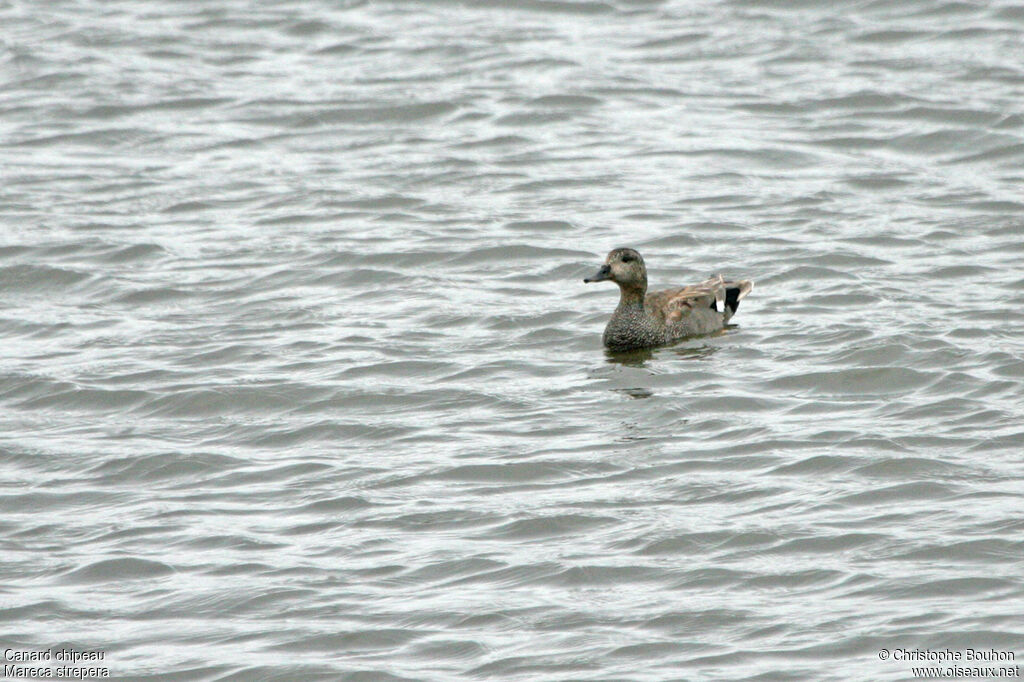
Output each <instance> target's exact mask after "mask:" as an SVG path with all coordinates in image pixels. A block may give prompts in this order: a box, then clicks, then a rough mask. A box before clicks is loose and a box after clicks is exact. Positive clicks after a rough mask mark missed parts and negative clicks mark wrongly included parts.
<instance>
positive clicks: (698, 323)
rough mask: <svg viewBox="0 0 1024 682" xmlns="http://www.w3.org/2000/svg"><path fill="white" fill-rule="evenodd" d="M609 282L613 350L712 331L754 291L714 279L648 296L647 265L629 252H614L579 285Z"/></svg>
mask: <svg viewBox="0 0 1024 682" xmlns="http://www.w3.org/2000/svg"><path fill="white" fill-rule="evenodd" d="M606 279H610V280H611V281H613V282H615V283H616V284H618V285H619V305H618V307H616V308H615V312H614V313H612V319H610V320H609V321H608V326H607V327H605V330H604V337H603V339H604V345H605V346H607V347H608V348H610V349H612V350H616V351H620V350H633V349H635V348H649V347H651V346H658V345H661V344H663V343H669V342H671V341H676V340H677V339H682V338H684V337H687V336H698V335H701V334H710V333H712V332H716V331H718V330H719V329H721V328H722V327H724V326H725V325H726V323H727V322H728V321H729V319H730V318H731V317H732V316H733V315H734V314H735V313H736V309H737V308H738V307H739V305H740V300H741V299H742V298H743V297H744V296H746V295H747V294H749V293H750V292H751V290H753V288H754V283H753V282H750V281H746V280H737V281H735V282H726V281H725V279H724V278H723V277H722V276H721V275H716V276H714V277H712V278H711V279H709V280H706V281H704V282H701V283H700V284H692V285H690V286H686V287H682V288H679V289H666V290H665V291H656V292H653V293H650V294H648V293H647V267H646V266H645V265H644V259H643V258H641V257H640V254H639V253H637V252H636V251H634V250H633V249H614V250H613V251H611V252H610V253H609V254H608V257H607V258H605V260H604V265H602V266H601V269H600V270H598V271H597V272H596V273H594V274H593V275H591V276H590V277H588V278H586V279H585V280H583V281H584V282H601V281H603V280H606Z"/></svg>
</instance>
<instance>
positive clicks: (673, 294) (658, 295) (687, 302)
mask: <svg viewBox="0 0 1024 682" xmlns="http://www.w3.org/2000/svg"><path fill="white" fill-rule="evenodd" d="M725 297H726V292H725V279H724V278H723V277H722V276H721V275H715V276H714V277H711V278H710V279H706V280H704V281H703V282H701V283H699V284H691V285H689V286H685V287H681V288H679V289H666V290H664V291H655V292H653V293H650V294H648V295H647V297H646V298H645V299H644V306H645V307H646V308H647V309H648V310H649V311H650V312H651V313H652V314H653V315H655V316H657V317H659V318H661V320H662V321H663V322H675V321H676V320H679V319H680V318H682V316H683V315H686V314H689V311H691V310H696V309H699V308H711V309H713V310H721V309H722V306H721V305H720V304H724V303H725V300H726V299H725Z"/></svg>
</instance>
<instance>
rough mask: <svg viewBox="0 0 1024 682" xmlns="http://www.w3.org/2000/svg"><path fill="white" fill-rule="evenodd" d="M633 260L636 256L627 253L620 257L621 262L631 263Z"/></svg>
mask: <svg viewBox="0 0 1024 682" xmlns="http://www.w3.org/2000/svg"><path fill="white" fill-rule="evenodd" d="M635 260H636V258H633V257H632V256H630V255H628V254H627V255H625V256H623V257H622V262H623V263H632V262H633V261H635Z"/></svg>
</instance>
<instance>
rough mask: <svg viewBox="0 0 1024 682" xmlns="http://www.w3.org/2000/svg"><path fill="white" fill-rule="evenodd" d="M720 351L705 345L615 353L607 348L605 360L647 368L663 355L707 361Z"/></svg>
mask: <svg viewBox="0 0 1024 682" xmlns="http://www.w3.org/2000/svg"><path fill="white" fill-rule="evenodd" d="M716 335H717V334H716ZM691 343H692V341H691ZM718 350H719V348H718V346H713V345H710V344H707V343H704V344H702V345H700V346H664V347H661V348H642V349H639V350H631V351H613V350H608V349H607V348H606V349H605V352H604V353H605V358H606V359H607V361H608V362H609V363H611V364H614V365H623V366H625V367H646V366H647V362H648V361H650V360H652V359H654V358H655V357H657V356H659V355H661V354H664V355H665V356H673V359H679V360H706V359H707V358H710V357H711V356H712V355H714V354H715V353H717V352H718Z"/></svg>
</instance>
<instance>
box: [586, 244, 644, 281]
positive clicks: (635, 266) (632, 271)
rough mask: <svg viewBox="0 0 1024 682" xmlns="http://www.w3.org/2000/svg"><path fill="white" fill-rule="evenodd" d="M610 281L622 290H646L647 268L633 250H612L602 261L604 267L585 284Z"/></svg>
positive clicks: (588, 278)
mask: <svg viewBox="0 0 1024 682" xmlns="http://www.w3.org/2000/svg"><path fill="white" fill-rule="evenodd" d="M606 279H610V280H611V281H613V282H615V283H616V284H618V285H619V287H620V288H622V289H640V290H641V291H643V290H645V289H647V267H646V266H645V265H644V259H643V258H641V257H640V254H639V253H637V252H636V251H634V250H633V249H613V250H612V251H610V252H609V253H608V256H607V258H605V259H604V265H602V266H601V268H600V269H599V270H598V271H597V272H595V273H594V274H593V275H591V276H590V277H587V278H586V279H585V280H583V281H584V282H585V283H587V284H589V283H590V282H603V281H604V280H606Z"/></svg>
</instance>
